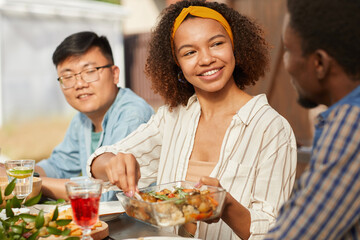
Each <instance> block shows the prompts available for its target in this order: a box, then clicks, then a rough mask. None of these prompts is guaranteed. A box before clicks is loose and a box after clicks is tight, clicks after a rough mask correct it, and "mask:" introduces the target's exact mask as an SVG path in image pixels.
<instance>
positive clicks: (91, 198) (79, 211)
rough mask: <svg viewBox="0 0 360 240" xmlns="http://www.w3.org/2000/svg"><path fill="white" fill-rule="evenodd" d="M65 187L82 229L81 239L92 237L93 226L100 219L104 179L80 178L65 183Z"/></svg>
mask: <svg viewBox="0 0 360 240" xmlns="http://www.w3.org/2000/svg"><path fill="white" fill-rule="evenodd" d="M65 187H66V192H67V195H68V197H69V199H70V202H71V208H72V211H73V218H74V221H75V223H76V224H77V225H79V226H80V227H81V229H82V233H83V235H82V238H81V239H83V240H85V239H86V240H88V239H92V238H91V236H90V233H91V227H92V226H93V225H94V224H95V223H96V222H97V221H98V216H99V202H100V197H101V191H102V181H101V180H99V179H90V178H86V179H79V180H73V181H70V182H67V183H65Z"/></svg>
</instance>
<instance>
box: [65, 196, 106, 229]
mask: <svg viewBox="0 0 360 240" xmlns="http://www.w3.org/2000/svg"><path fill="white" fill-rule="evenodd" d="M70 200H71V207H72V209H73V215H74V221H75V222H76V224H77V225H79V226H81V227H91V226H93V225H94V224H95V223H96V222H97V220H98V213H99V201H100V195H99V194H91V193H86V194H79V195H75V196H71V197H70Z"/></svg>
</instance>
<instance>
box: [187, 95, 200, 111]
mask: <svg viewBox="0 0 360 240" xmlns="http://www.w3.org/2000/svg"><path fill="white" fill-rule="evenodd" d="M197 101H198V99H197V96H196V94H194V95H192V96H191V97H190V98H189V100H188V102H187V104H186V110H188V109H189V108H190V107H191V105H193V104H194V103H195V102H197Z"/></svg>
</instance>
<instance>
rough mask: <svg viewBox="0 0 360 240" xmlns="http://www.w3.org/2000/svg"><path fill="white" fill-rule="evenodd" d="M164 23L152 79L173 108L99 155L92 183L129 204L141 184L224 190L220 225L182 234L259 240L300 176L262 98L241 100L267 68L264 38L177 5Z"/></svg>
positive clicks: (150, 67)
mask: <svg viewBox="0 0 360 240" xmlns="http://www.w3.org/2000/svg"><path fill="white" fill-rule="evenodd" d="M160 18H161V19H160V22H159V23H158V25H157V26H156V27H155V28H154V31H153V33H152V37H151V40H150V45H149V55H148V59H147V62H146V69H145V70H146V73H147V75H148V77H149V79H150V80H151V82H152V87H153V89H154V90H155V92H158V93H160V95H161V96H162V97H163V98H164V100H165V103H166V105H165V106H163V107H161V108H160V109H159V110H158V111H157V113H156V114H155V115H154V116H153V117H152V119H150V120H149V122H148V123H147V124H145V125H142V126H140V127H139V128H138V129H137V130H135V131H134V132H133V133H132V134H131V135H129V136H128V137H127V138H125V139H123V140H122V141H120V142H118V143H116V144H114V145H112V146H105V147H102V148H100V149H98V150H97V151H95V153H94V154H93V155H92V156H91V157H90V159H89V161H88V170H89V171H88V174H89V175H92V176H94V177H96V178H103V179H104V180H109V181H110V182H111V183H113V184H116V185H117V186H118V187H120V188H122V189H123V190H124V192H127V194H128V195H129V196H132V195H133V194H134V192H135V191H136V189H137V188H136V185H137V181H139V185H140V186H143V185H144V184H149V183H151V182H150V181H148V182H146V180H148V179H151V180H152V181H154V178H155V177H156V182H157V184H163V183H169V182H174V181H184V180H188V181H193V182H198V185H202V184H205V185H212V186H217V187H220V186H222V187H223V188H225V189H226V190H227V194H226V198H225V203H224V205H225V207H224V209H223V212H222V214H221V216H220V218H221V219H220V221H218V222H217V223H214V224H212V225H211V226H209V225H208V224H210V223H209V222H207V223H205V222H201V223H199V224H198V225H196V224H193V223H190V224H186V225H184V226H182V227H180V230H181V231H180V230H179V233H181V232H182V233H185V234H184V235H189V234H190V235H191V234H192V235H196V236H198V237H199V238H201V239H238V238H241V239H248V238H252V239H257V238H261V237H262V236H263V234H264V233H266V232H267V230H268V229H269V228H270V226H271V224H272V223H273V222H274V221H275V217H276V215H277V212H278V209H279V206H281V204H282V203H283V202H284V201H285V200H287V198H288V197H289V195H290V193H291V190H292V187H293V183H294V180H295V169H296V143H295V138H294V134H293V132H292V129H291V127H290V125H289V123H288V122H287V121H286V120H285V119H284V118H283V117H282V116H280V115H279V114H278V113H277V112H276V111H275V110H274V109H272V108H271V107H270V106H269V104H268V102H267V99H266V96H265V95H264V94H260V95H257V96H251V95H249V94H247V93H246V92H245V91H244V89H245V87H246V86H249V85H252V84H255V82H256V81H258V80H259V78H260V77H261V76H263V75H264V73H265V70H266V68H267V64H268V45H267V43H266V42H265V40H264V38H263V32H262V30H261V28H260V27H259V26H258V25H257V24H255V23H254V22H253V21H251V20H250V19H249V18H247V17H245V16H243V15H241V14H239V13H238V12H236V11H235V10H233V9H232V8H229V7H228V6H226V5H225V4H219V3H216V2H206V1H179V2H177V3H176V4H174V5H170V6H169V7H168V8H166V9H165V10H164V11H163V12H162V14H161V15H160ZM115 154H116V155H115ZM140 173H141V179H140V180H139V178H140ZM217 220H219V219H217Z"/></svg>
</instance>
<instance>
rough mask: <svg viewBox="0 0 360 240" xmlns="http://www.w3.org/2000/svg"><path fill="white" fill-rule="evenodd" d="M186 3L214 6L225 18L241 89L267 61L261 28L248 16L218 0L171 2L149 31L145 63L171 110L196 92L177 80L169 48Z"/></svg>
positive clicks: (257, 75) (156, 89)
mask: <svg viewBox="0 0 360 240" xmlns="http://www.w3.org/2000/svg"><path fill="white" fill-rule="evenodd" d="M189 6H205V7H208V8H211V9H214V10H215V11H217V12H219V13H220V14H222V15H223V17H224V18H225V19H226V20H227V21H228V23H229V25H230V27H231V29H232V32H233V35H234V56H235V69H234V72H233V76H234V80H235V82H236V85H237V86H238V87H239V88H240V89H245V87H246V86H249V85H254V84H255V82H256V81H257V80H259V78H260V77H262V76H264V75H265V72H266V70H267V67H268V64H269V51H268V44H267V42H266V40H265V38H264V32H263V30H262V29H261V28H260V26H259V25H257V24H256V23H255V22H254V21H253V20H251V19H250V18H248V17H245V16H243V15H241V14H240V13H238V12H237V11H235V10H234V9H232V8H230V7H228V6H227V5H225V4H220V3H217V2H205V0H185V1H179V2H177V3H175V4H172V5H170V6H169V7H167V8H166V9H164V10H163V11H162V12H161V14H160V16H159V17H160V21H159V22H158V24H157V26H156V27H155V28H154V29H153V31H152V33H151V40H150V43H149V49H148V57H147V60H146V65H145V73H146V75H147V76H148V77H149V78H150V80H151V82H152V89H153V90H154V92H155V93H159V94H160V95H161V96H162V97H163V98H164V100H165V104H168V105H169V107H170V110H171V109H172V108H173V107H176V106H178V105H179V104H182V105H184V106H185V105H186V104H187V102H188V100H189V98H190V97H191V96H192V95H193V94H194V92H195V90H194V87H193V86H192V85H191V84H190V83H189V82H186V83H182V82H179V81H178V73H179V72H180V71H181V69H180V67H179V66H178V65H177V64H176V62H175V60H174V58H173V55H172V49H171V32H172V28H173V24H174V21H175V19H176V17H177V16H178V15H179V14H180V12H181V11H182V9H183V8H187V7H189Z"/></svg>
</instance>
